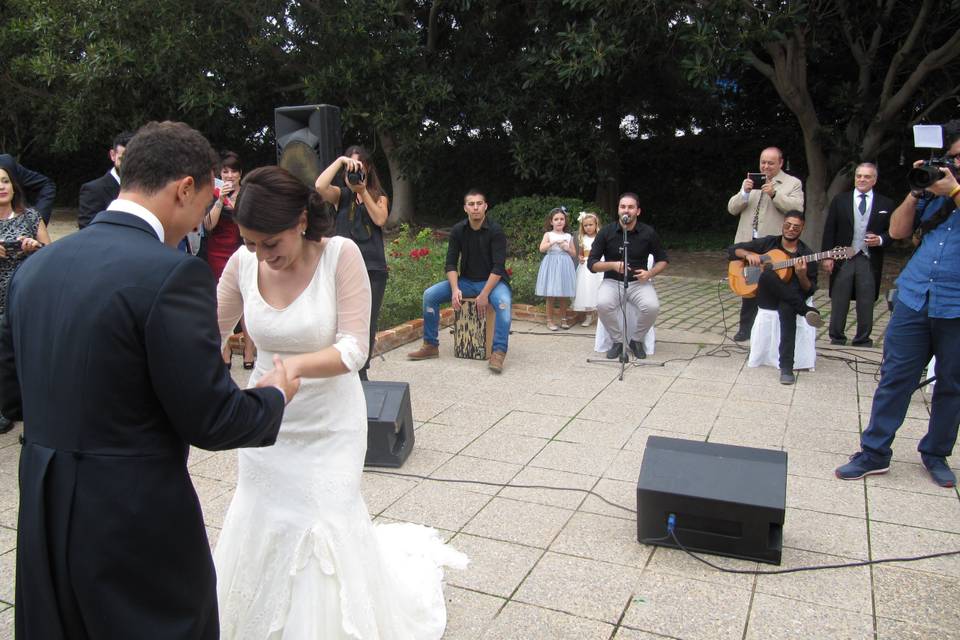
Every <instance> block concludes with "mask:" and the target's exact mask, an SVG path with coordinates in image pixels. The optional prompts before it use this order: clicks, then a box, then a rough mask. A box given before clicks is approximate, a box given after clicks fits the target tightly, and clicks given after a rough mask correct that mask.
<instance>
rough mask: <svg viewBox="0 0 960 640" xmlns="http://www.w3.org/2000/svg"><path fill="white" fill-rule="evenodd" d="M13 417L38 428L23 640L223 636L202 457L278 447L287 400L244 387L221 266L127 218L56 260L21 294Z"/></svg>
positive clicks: (28, 483)
mask: <svg viewBox="0 0 960 640" xmlns="http://www.w3.org/2000/svg"><path fill="white" fill-rule="evenodd" d="M0 409H2V411H3V414H4V415H6V416H8V417H18V416H19V415H21V411H22V415H23V419H24V434H23V437H24V443H23V448H22V450H21V454H20V516H19V525H18V531H17V593H16V604H17V606H16V637H17V638H18V639H20V640H34V639H36V640H41V639H42V640H52V639H58V638H71V639H73V638H84V639H85V638H95V639H97V640H100V639H102V638H156V639H158V640H159V639H161V638H162V639H165V640H167V639H172V638H178V639H179V638H203V639H207V638H211V639H212V638H217V637H218V636H219V626H218V621H217V600H216V579H215V576H214V571H213V563H212V560H211V558H210V550H209V545H208V542H207V536H206V532H205V529H204V523H203V514H202V513H201V512H200V503H199V501H198V500H197V495H196V492H195V491H194V488H193V485H192V484H191V482H190V478H189V476H188V474H187V453H188V449H189V446H188V445H194V446H197V447H202V448H204V449H227V448H232V447H238V446H263V445H269V444H272V443H273V442H274V440H275V439H276V435H277V431H278V429H279V428H280V419H281V417H282V414H283V398H282V394H281V393H280V392H279V391H278V390H277V389H275V388H266V389H255V390H247V391H241V390H240V389H238V388H237V387H236V385H234V384H233V382H232V380H231V379H230V374H229V373H228V372H227V370H226V368H225V367H224V365H223V361H222V359H221V356H220V337H219V334H218V329H217V323H216V296H215V292H214V283H213V279H212V277H211V275H210V270H209V268H208V267H207V265H206V264H204V263H203V262H202V261H200V260H198V259H196V258H193V257H190V256H187V255H185V254H183V253H178V252H176V251H175V250H173V249H170V248H169V247H166V246H164V245H162V244H161V243H160V242H159V241H158V240H157V237H156V235H155V234H154V232H153V230H152V229H151V228H150V226H149V225H148V224H146V223H145V222H144V221H142V220H140V219H139V218H137V217H135V216H132V215H129V214H126V213H119V212H111V211H106V212H103V213H101V214H100V215H98V216H97V217H96V218H95V219H94V221H93V223H92V224H91V225H90V226H89V228H88V229H87V230H86V231H84V232H83V233H77V234H73V235H71V236H68V237H67V238H64V239H63V240H59V241H57V242H54V243H52V244H51V245H49V246H48V247H45V248H43V249H40V250H39V251H38V252H37V253H36V254H34V255H32V256H31V257H30V258H29V259H27V260H26V261H25V262H24V264H23V266H22V267H21V268H20V269H19V270H18V272H17V273H16V274H15V276H14V278H13V281H12V283H11V285H10V289H9V297H8V299H7V314H6V317H5V319H4V321H3V324H2V326H0ZM251 526H256V524H255V523H251Z"/></svg>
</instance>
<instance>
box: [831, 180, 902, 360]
mask: <svg viewBox="0 0 960 640" xmlns="http://www.w3.org/2000/svg"><path fill="white" fill-rule="evenodd" d="M876 183H877V167H876V165H874V164H873V163H870V162H863V163H861V164H859V165H858V166H857V169H856V172H855V173H854V184H855V186H856V188H855V189H854V190H853V191H847V192H846V193H841V194H839V195H837V196H836V197H835V198H834V199H833V201H832V202H831V203H830V210H829V212H828V213H827V222H826V226H825V227H824V229H823V251H827V250H828V249H833V248H834V247H835V246H844V247H846V246H852V247H853V248H854V249H856V250H857V251H858V253H857V255H855V256H854V257H853V258H851V259H850V260H847V261H846V262H841V263H839V264H834V261H833V260H824V261H823V268H824V269H826V271H827V273H829V274H830V301H831V305H832V307H831V311H830V343H831V344H838V345H842V344H846V343H847V336H846V334H845V333H844V330H845V328H846V324H847V312H848V311H849V310H850V299H851V298H855V299H856V301H857V306H856V309H857V333H856V335H855V336H854V338H853V346H855V347H872V346H873V340H871V339H870V333H871V332H872V331H873V303H874V302H876V300H877V298H879V297H880V273H881V272H882V271H883V250H884V248H885V247H886V246H887V245H888V244H890V234H889V233H888V229H889V227H890V212H891V211H893V201H892V200H891V199H890V198H888V197H886V196H884V195H881V194H879V193H877V192H876V191H874V189H873V187H874V185H876Z"/></svg>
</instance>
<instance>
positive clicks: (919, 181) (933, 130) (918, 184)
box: [907, 124, 957, 191]
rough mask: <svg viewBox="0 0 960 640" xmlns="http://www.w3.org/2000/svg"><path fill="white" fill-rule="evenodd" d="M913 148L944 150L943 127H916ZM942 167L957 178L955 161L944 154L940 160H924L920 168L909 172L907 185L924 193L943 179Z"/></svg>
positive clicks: (935, 158)
mask: <svg viewBox="0 0 960 640" xmlns="http://www.w3.org/2000/svg"><path fill="white" fill-rule="evenodd" d="M913 146H915V147H917V148H928V149H941V148H943V127H941V126H940V125H938V124H934V125H922V124H918V125H914V127H913ZM941 167H944V168H947V169H949V170H950V172H951V173H952V174H953V175H954V177H957V167H956V165H955V164H954V163H953V159H952V158H948V157H947V155H946V154H944V155H943V156H941V157H939V158H937V157H931V158H930V159H929V160H924V161H923V164H921V165H920V166H918V167H913V168H912V169H910V171H908V172H907V184H909V185H910V189H912V190H914V191H922V190H924V189H926V188H927V187H929V186H930V185H932V184H933V183H934V182H936V181H937V180H940V179H941V178H942V177H943V173H942V172H941V171H940V168H941Z"/></svg>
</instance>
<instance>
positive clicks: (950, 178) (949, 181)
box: [914, 163, 960, 197]
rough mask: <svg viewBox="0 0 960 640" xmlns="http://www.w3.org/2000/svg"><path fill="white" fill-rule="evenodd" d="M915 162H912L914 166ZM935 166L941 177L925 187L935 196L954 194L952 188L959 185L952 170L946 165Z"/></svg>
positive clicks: (950, 195)
mask: <svg viewBox="0 0 960 640" xmlns="http://www.w3.org/2000/svg"><path fill="white" fill-rule="evenodd" d="M916 164H917V163H914V166H916ZM937 168H938V169H939V170H940V173H941V174H942V177H941V178H940V179H939V180H937V181H936V182H934V183H933V184H932V185H930V186H929V187H927V191H929V192H930V193H932V194H934V195H936V196H947V197H952V196H954V195H956V194H954V190H955V189H956V188H957V187H958V186H960V184H958V183H957V178H956V177H955V176H954V175H953V172H952V171H950V170H949V169H947V168H946V167H937Z"/></svg>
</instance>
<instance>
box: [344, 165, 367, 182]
mask: <svg viewBox="0 0 960 640" xmlns="http://www.w3.org/2000/svg"><path fill="white" fill-rule="evenodd" d="M366 179H367V174H366V173H364V172H363V169H361V170H360V171H347V182H349V183H350V184H362V183H363V182H364V181H365V180H366Z"/></svg>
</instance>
